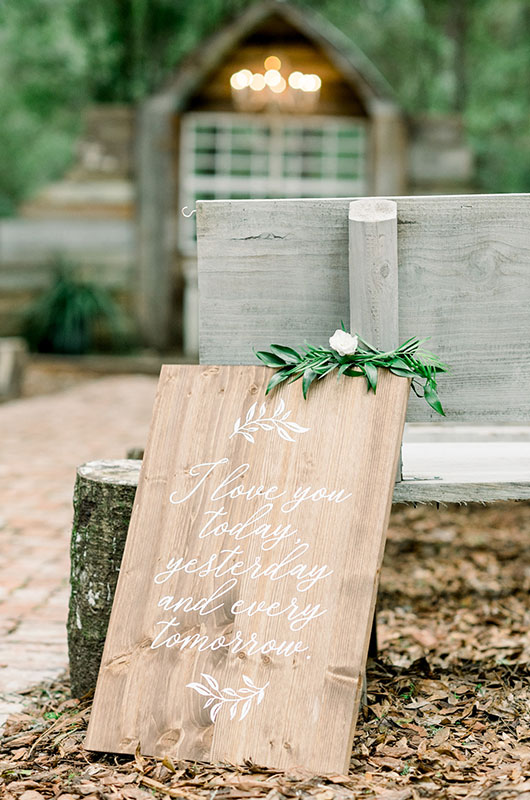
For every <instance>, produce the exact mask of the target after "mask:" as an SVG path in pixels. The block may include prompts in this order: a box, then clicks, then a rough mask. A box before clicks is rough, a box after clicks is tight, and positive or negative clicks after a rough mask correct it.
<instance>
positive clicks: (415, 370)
mask: <svg viewBox="0 0 530 800" xmlns="http://www.w3.org/2000/svg"><path fill="white" fill-rule="evenodd" d="M329 341H330V347H329V348H327V347H313V345H310V344H307V343H306V344H305V346H304V347H303V348H302V349H301V352H300V353H299V352H298V351H297V350H295V349H294V348H292V347H287V346H285V345H280V344H271V345H270V351H265V350H259V351H255V354H256V356H257V357H258V358H259V360H260V361H262V362H263V363H264V364H265V366H267V367H272V368H273V369H276V370H277V372H276V373H275V374H274V375H273V376H272V378H271V379H270V381H269V383H268V385H267V390H266V394H268V393H269V392H270V391H271V390H272V389H274V387H275V386H278V384H280V383H282V382H283V381H286V380H288V381H289V383H292V382H293V381H297V380H299V379H300V378H301V379H302V392H303V395H304V397H307V392H308V390H309V387H310V386H311V384H312V383H313V381H314V380H316V379H318V380H321V379H322V378H324V377H325V376H326V375H329V374H330V373H332V372H333V371H334V370H337V378H340V376H341V375H348V376H352V377H356V376H364V377H365V378H366V383H367V385H368V390H370V389H371V390H372V391H373V392H375V390H376V388H377V369H378V367H382V368H384V369H389V370H390V372H392V373H393V374H394V375H399V376H400V377H403V378H411V379H412V383H411V385H412V389H413V390H414V392H415V394H416V395H417V396H418V397H423V398H425V400H426V401H427V403H428V404H429V405H430V406H431V408H433V409H434V411H436V412H437V413H438V414H441V415H442V416H445V412H444V410H443V408H442V404H441V402H440V399H439V397H438V393H437V384H436V375H437V374H438V373H439V372H448V370H449V368H448V366H447V365H446V364H444V363H443V362H442V361H440V359H439V358H438V356H435V355H434V354H433V353H430V352H429V351H428V350H423V349H422V348H421V346H422V344H424V342H426V341H427V339H418V338H417V337H415V336H414V337H412V338H410V339H407V341H406V342H403V344H401V345H400V346H399V347H397V348H396V349H395V350H389V351H388V352H382V351H381V350H377V348H375V347H372V345H370V344H368V342H366V341H364V339H362V338H361V337H360V336H358V335H355V336H354V335H352V334H349V333H347V332H346V331H345V329H344V326H343V327H342V330H338V331H335V334H334V335H333V336H332V337H331V338H330V340H329Z"/></svg>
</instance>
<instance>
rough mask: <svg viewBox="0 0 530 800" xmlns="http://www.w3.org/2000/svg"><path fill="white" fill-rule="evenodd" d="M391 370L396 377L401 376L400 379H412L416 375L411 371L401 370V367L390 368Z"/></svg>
mask: <svg viewBox="0 0 530 800" xmlns="http://www.w3.org/2000/svg"><path fill="white" fill-rule="evenodd" d="M389 370H390V372H392V373H393V374H394V375H399V377H400V378H410V377H412V375H415V374H416V373H415V372H413V371H412V370H411V369H401V367H389Z"/></svg>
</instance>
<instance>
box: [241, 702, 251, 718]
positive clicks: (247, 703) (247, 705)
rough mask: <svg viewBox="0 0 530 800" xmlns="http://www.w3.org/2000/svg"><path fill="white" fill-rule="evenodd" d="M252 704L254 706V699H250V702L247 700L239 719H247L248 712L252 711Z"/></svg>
mask: <svg viewBox="0 0 530 800" xmlns="http://www.w3.org/2000/svg"><path fill="white" fill-rule="evenodd" d="M251 704H252V698H251V697H249V698H248V700H245V702H244V703H243V708H242V709H241V716H240V717H239V719H245V717H246V716H247V714H248V712H249V711H250V706H251Z"/></svg>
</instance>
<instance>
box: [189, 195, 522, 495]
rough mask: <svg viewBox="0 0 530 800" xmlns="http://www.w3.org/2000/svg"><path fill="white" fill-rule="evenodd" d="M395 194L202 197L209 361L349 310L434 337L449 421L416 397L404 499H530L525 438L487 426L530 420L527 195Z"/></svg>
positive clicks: (296, 339) (295, 337)
mask: <svg viewBox="0 0 530 800" xmlns="http://www.w3.org/2000/svg"><path fill="white" fill-rule="evenodd" d="M393 201H395V203H394V202H390V203H389V202H388V201H385V200H381V199H380V198H372V199H362V200H359V201H357V202H352V200H351V199H348V198H339V199H321V200H298V199H293V200H226V201H225V200H215V201H203V202H199V203H198V204H197V238H198V257H199V296H200V358H201V361H202V362H204V363H213V364H231V363H244V364H248V363H253V362H254V355H253V347H256V348H258V349H259V348H264V347H266V346H267V345H269V344H270V343H271V342H277V343H285V344H290V345H293V346H295V347H296V346H297V345H301V344H303V342H304V340H306V339H307V340H308V341H310V342H311V343H315V344H323V343H325V342H326V341H327V338H328V337H329V335H330V334H331V333H332V332H333V331H334V330H335V328H336V327H338V325H339V324H340V321H341V320H344V321H345V323H348V322H350V326H351V329H352V330H355V331H358V332H360V333H362V334H363V335H364V336H365V337H366V338H367V339H368V340H369V341H372V342H373V343H374V344H376V345H378V346H381V347H394V346H395V345H396V344H398V343H399V342H401V341H404V340H405V339H407V338H408V337H409V336H414V335H417V336H424V335H425V336H431V342H430V343H429V346H430V347H431V349H432V350H433V351H435V352H436V353H437V354H438V355H439V356H440V357H441V358H442V359H443V360H444V361H446V362H447V363H448V364H449V365H450V366H451V374H450V375H449V376H442V377H441V378H440V381H439V387H440V396H441V398H442V401H443V404H444V407H445V409H446V413H447V418H446V420H439V419H435V414H434V412H431V411H430V409H429V408H428V406H427V405H426V403H424V402H423V401H420V400H418V399H417V398H415V397H411V401H410V404H409V410H408V414H407V421H408V423H410V424H411V425H410V427H409V428H408V429H407V432H406V435H405V446H404V451H403V471H402V474H401V475H400V476H399V478H400V480H399V481H398V482H397V483H396V489H395V494H394V501H395V502H401V501H407V502H471V501H482V502H487V501H494V500H508V499H513V500H519V499H528V498H530V444H529V443H528V436H526V441H524V440H523V439H521V440H520V441H519V442H514V441H511V442H508V443H504V444H502V443H501V441H500V439H499V436H500V435H501V433H499V432H497V434H496V437H495V440H494V441H492V436H491V433H490V432H489V431H491V427H490V426H492V425H493V426H499V425H500V426H506V425H508V424H509V425H510V426H511V428H510V432H511V438H512V440H513V436H514V430H515V426H517V425H520V424H524V423H525V422H528V420H529V418H530V336H529V333H530V195H529V194H524V195H462V196H447V197H398V198H393ZM396 212H397V213H396ZM396 230H397V233H396ZM417 424H420V425H422V426H423V427H422V428H421V430H422V433H421V439H422V441H421V442H419V441H417V439H418V434H417V433H415V428H414V426H415V425H417ZM426 425H427V426H428V427H427V428H426V427H425V426H426ZM448 426H451V431H448ZM476 426H479V427H480V428H482V429H483V430H484V433H483V434H482V438H483V441H482V442H477V441H475V442H472V441H468V442H467V443H466V439H465V438H464V437H466V436H467V437H468V439H469V437H470V436H471V438H472V439H473V438H474V439H476V438H477V436H478V437H479V438H480V434H477V433H476ZM483 426H489V427H486V429H484V428H483ZM471 430H473V431H474V432H473V434H472V435H471V433H470V431H471ZM496 430H497V428H496ZM460 432H461V435H459V433H460ZM448 436H449V438H453V439H454V441H453V442H452V443H451V442H448V441H443V439H444V438H445V439H447V438H448ZM415 438H416V441H415V442H414V439H415ZM499 459H500V462H499Z"/></svg>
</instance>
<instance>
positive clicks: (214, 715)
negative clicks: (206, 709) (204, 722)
mask: <svg viewBox="0 0 530 800" xmlns="http://www.w3.org/2000/svg"><path fill="white" fill-rule="evenodd" d="M221 706H222V703H217V705H215V706H213V708H212V710H211V711H210V719H211V720H212V722H215V720H216V719H217V715H218V713H219V711H220V710H221Z"/></svg>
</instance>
